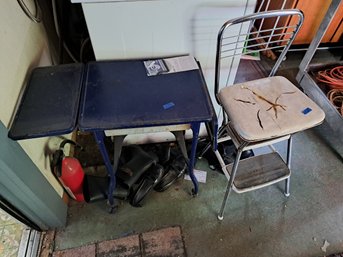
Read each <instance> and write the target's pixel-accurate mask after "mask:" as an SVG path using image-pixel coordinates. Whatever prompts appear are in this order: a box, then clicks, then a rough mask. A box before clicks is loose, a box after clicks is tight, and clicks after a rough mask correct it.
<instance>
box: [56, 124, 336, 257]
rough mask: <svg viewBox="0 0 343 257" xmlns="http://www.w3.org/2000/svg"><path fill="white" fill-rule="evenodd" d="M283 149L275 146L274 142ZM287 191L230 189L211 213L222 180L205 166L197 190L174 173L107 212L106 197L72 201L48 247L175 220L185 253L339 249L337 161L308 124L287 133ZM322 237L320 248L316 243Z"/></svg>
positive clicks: (201, 163)
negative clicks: (156, 188)
mask: <svg viewBox="0 0 343 257" xmlns="http://www.w3.org/2000/svg"><path fill="white" fill-rule="evenodd" d="M278 147H281V148H282V145H281V146H278ZM292 157H293V160H292V177H291V195H290V197H289V198H286V197H285V196H284V195H283V194H282V190H283V186H284V184H283V183H279V184H276V185H273V186H269V187H266V188H263V189H260V190H257V191H253V192H249V193H245V194H236V193H232V194H231V196H230V198H229V202H228V205H227V207H226V211H225V216H224V220H223V221H219V220H218V219H217V212H218V210H219V208H220V205H221V201H222V199H223V195H224V191H225V185H226V179H225V177H224V175H222V174H221V173H219V172H217V171H212V170H210V169H208V166H207V163H206V162H205V161H204V160H201V161H198V163H197V168H200V169H205V170H206V171H208V174H207V183H206V184H201V185H200V193H199V195H198V196H197V197H195V198H193V197H191V196H190V194H189V193H190V190H191V187H192V185H191V182H189V181H186V180H180V181H179V182H178V183H176V184H175V185H173V186H172V187H171V188H170V189H168V190H167V191H165V192H163V193H158V192H152V193H151V194H150V195H149V196H148V198H147V199H146V201H145V202H144V205H143V207H142V208H134V207H132V206H130V205H129V204H128V203H126V202H120V206H119V209H118V211H117V212H116V213H115V214H114V215H112V214H108V213H107V208H106V202H105V201H101V202H97V203H92V204H79V203H73V204H71V206H70V208H69V214H68V224H67V226H66V227H65V228H64V229H62V230H59V231H57V233H56V237H55V250H61V249H67V248H73V247H78V246H81V245H86V244H89V243H94V242H99V241H103V240H109V239H114V238H118V237H122V236H126V235H131V234H136V233H141V232H146V231H150V230H155V229H157V228H161V227H168V226H173V225H179V226H181V228H182V232H183V236H184V241H185V246H186V251H187V256H189V257H195V256H201V257H207V256H208V257H212V256H217V257H221V256H223V257H230V256H254V257H255V256H258V257H263V256H269V257H270V256H285V257H287V256H292V257H294V256H299V257H301V256H306V257H311V256H313V257H317V256H325V255H329V254H332V253H338V252H343V165H342V164H343V163H342V159H341V158H340V157H338V156H337V155H336V154H335V153H334V152H333V151H332V150H331V148H329V147H328V146H327V145H326V144H325V142H323V140H322V139H321V138H320V137H319V136H318V135H317V133H316V131H315V130H314V129H311V130H308V131H305V132H301V133H298V134H296V135H295V136H294V143H293V153H292ZM325 240H326V241H327V242H329V244H330V245H329V246H328V247H327V251H326V252H323V250H322V249H321V247H322V246H323V244H324V241H325Z"/></svg>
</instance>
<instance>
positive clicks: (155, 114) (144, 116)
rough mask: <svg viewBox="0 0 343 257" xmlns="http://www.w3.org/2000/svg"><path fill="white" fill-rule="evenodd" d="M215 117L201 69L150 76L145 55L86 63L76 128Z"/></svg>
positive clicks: (202, 119)
mask: <svg viewBox="0 0 343 257" xmlns="http://www.w3.org/2000/svg"><path fill="white" fill-rule="evenodd" d="M214 116H215V114H214V110H213V106H212V103H211V100H210V97H209V94H208V90H207V87H206V84H205V82H204V79H203V76H202V73H201V70H200V69H195V70H188V71H181V72H174V73H167V74H158V75H156V76H148V75H147V71H146V68H145V66H144V62H143V60H127V61H104V62H93V63H89V64H88V65H87V70H86V74H85V85H84V92H83V97H82V99H81V104H80V115H79V121H78V125H79V129H80V130H83V131H94V130H109V129H118V128H133V127H146V126H161V125H171V124H183V123H190V122H202V121H210V120H212V119H213V117H214Z"/></svg>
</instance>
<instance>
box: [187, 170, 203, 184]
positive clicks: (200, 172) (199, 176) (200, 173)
mask: <svg viewBox="0 0 343 257" xmlns="http://www.w3.org/2000/svg"><path fill="white" fill-rule="evenodd" d="M193 173H194V175H195V177H196V178H197V180H198V182H201V183H206V177H207V172H206V171H203V170H196V169H194V170H193ZM185 179H186V180H191V177H190V176H189V175H185Z"/></svg>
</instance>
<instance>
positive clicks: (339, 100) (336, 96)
mask: <svg viewBox="0 0 343 257" xmlns="http://www.w3.org/2000/svg"><path fill="white" fill-rule="evenodd" d="M326 96H327V97H328V98H329V100H330V102H331V103H332V104H333V106H335V108H336V109H337V111H338V112H339V113H340V114H341V115H342V116H343V90H340V89H331V90H330V91H329V92H328V93H327V95H326Z"/></svg>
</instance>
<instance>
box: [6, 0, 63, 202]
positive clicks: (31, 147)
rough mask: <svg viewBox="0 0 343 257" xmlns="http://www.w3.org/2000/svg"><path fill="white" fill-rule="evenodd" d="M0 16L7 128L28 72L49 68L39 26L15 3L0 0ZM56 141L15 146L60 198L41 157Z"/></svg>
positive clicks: (9, 0)
mask: <svg viewBox="0 0 343 257" xmlns="http://www.w3.org/2000/svg"><path fill="white" fill-rule="evenodd" d="M25 2H30V1H25ZM32 2H33V1H32ZM0 17H1V23H0V47H1V48H0V61H1V65H0V78H1V83H0V120H1V121H2V123H3V124H4V125H5V126H7V127H8V126H9V123H10V120H11V116H12V113H13V110H14V108H15V105H16V102H17V99H18V96H19V94H20V92H21V88H22V87H23V85H24V83H25V80H26V79H27V78H26V77H27V75H28V74H29V72H30V70H31V69H32V68H34V67H37V66H43V65H49V64H50V60H49V54H48V49H47V41H46V37H45V33H44V28H43V25H42V24H37V23H34V22H32V21H31V20H29V19H28V17H26V16H25V14H24V13H23V11H22V10H21V8H20V6H19V4H18V3H17V1H14V0H1V1H0ZM59 141H61V140H60V139H58V138H49V139H47V138H40V139H30V140H22V141H19V143H20V145H21V146H22V147H23V149H24V150H25V152H26V153H27V154H28V155H29V157H30V158H31V159H32V161H33V162H34V163H35V165H36V166H37V167H38V168H39V170H40V171H41V172H42V173H43V175H44V176H45V177H46V178H47V180H48V181H49V182H50V184H52V186H53V187H54V188H55V190H56V191H57V193H58V194H59V195H60V196H62V194H63V189H62V188H61V186H60V185H59V184H58V182H57V181H56V180H55V178H54V177H53V175H52V174H51V171H50V169H49V163H48V159H47V157H46V156H45V155H44V150H45V149H46V148H47V147H48V148H56V147H57V145H58V144H59Z"/></svg>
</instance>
